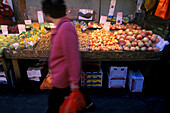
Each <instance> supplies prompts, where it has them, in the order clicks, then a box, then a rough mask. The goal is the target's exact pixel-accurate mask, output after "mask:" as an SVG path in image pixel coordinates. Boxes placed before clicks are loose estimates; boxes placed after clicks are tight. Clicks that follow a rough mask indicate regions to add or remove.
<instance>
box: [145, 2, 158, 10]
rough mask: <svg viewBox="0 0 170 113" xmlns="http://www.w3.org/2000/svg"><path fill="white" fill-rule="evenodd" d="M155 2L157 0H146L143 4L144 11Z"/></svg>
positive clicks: (150, 7)
mask: <svg viewBox="0 0 170 113" xmlns="http://www.w3.org/2000/svg"><path fill="white" fill-rule="evenodd" d="M156 3H157V0H146V1H145V4H144V6H145V8H146V11H149V10H151V9H153V8H154V7H155V5H156Z"/></svg>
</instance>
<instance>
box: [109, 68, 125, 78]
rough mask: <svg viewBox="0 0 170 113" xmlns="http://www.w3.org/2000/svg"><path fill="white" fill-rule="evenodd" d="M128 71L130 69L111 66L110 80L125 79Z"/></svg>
mask: <svg viewBox="0 0 170 113" xmlns="http://www.w3.org/2000/svg"><path fill="white" fill-rule="evenodd" d="M127 69H128V67H116V66H111V67H110V72H109V73H110V74H109V79H112V78H125V79H126V76H127Z"/></svg>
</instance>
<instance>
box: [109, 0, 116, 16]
mask: <svg viewBox="0 0 170 113" xmlns="http://www.w3.org/2000/svg"><path fill="white" fill-rule="evenodd" d="M115 6H116V0H111V2H110V9H109V13H108V16H113V14H114V11H115Z"/></svg>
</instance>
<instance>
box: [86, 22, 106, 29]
mask: <svg viewBox="0 0 170 113" xmlns="http://www.w3.org/2000/svg"><path fill="white" fill-rule="evenodd" d="M88 28H95V29H101V28H103V25H102V24H99V23H94V22H89V23H88Z"/></svg>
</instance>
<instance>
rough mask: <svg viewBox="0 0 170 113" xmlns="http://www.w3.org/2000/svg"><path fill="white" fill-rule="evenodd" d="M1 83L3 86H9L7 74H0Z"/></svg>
mask: <svg viewBox="0 0 170 113" xmlns="http://www.w3.org/2000/svg"><path fill="white" fill-rule="evenodd" d="M0 83H2V84H7V83H8V82H7V79H6V75H5V72H0Z"/></svg>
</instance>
